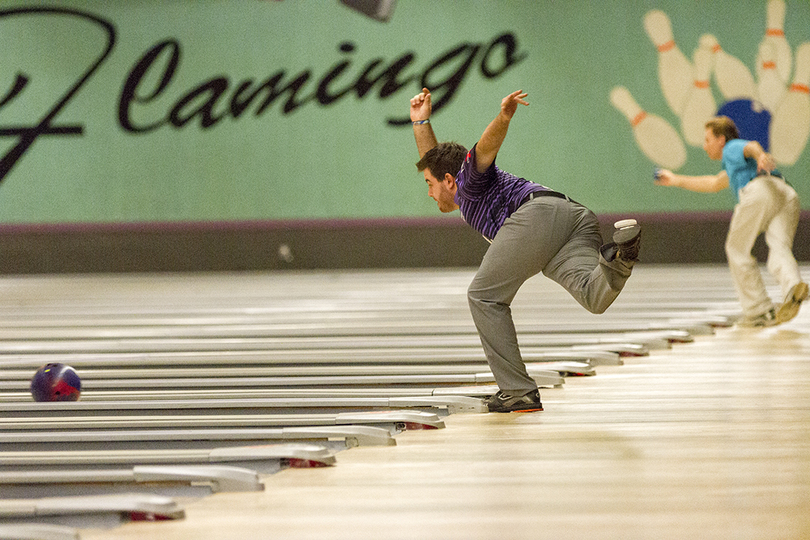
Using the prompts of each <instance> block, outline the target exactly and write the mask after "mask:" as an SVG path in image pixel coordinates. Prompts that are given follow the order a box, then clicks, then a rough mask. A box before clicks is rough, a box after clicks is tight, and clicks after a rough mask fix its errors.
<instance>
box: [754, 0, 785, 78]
mask: <svg viewBox="0 0 810 540" xmlns="http://www.w3.org/2000/svg"><path fill="white" fill-rule="evenodd" d="M766 43H767V44H770V45H771V47H772V50H770V51H768V49H767V48H766V52H768V54H769V55H772V56H770V57H769V61H773V63H774V66H775V68H776V72H777V74H778V75H779V78H780V79H781V80H782V82H783V83H787V82H788V81H789V80H790V68H791V62H792V60H793V59H792V55H791V51H790V44H789V43H788V41H787V38H785V0H769V1H768V5H767V9H766V24H765V36H764V37H763V38H762V41H761V42H760V49H759V51H758V53H757V58H756V66H757V78H758V79H760V80H761V79H762V73H761V71H762V70H764V69H769V68H766V67H763V62H764V60H765V59H764V58H763V56H762V54H763V49H762V45H764V44H766Z"/></svg>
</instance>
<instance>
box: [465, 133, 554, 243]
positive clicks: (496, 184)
mask: <svg viewBox="0 0 810 540" xmlns="http://www.w3.org/2000/svg"><path fill="white" fill-rule="evenodd" d="M456 185H457V186H458V191H456V197H455V202H456V204H457V205H458V206H459V209H460V210H461V217H462V218H463V219H464V221H466V222H467V224H468V225H470V226H471V227H472V228H473V229H475V230H476V231H478V232H480V233H481V234H482V235H484V238H486V239H488V240H492V239H493V238H495V235H496V234H497V233H498V231H499V230H500V228H501V226H502V225H503V222H504V221H506V218H508V217H509V216H511V215H512V212H514V211H515V210H517V209H518V206H520V203H521V201H523V199H525V198H526V197H527V196H528V195H529V193H533V192H535V191H549V188H547V187H545V186H541V185H540V184H535V183H533V182H530V181H528V180H526V179H525V178H519V177H517V176H515V175H514V174H510V173H508V172H506V171H502V170H501V169H499V168H498V167H496V166H495V162H494V161H493V162H492V165H490V166H489V168H488V169H487V170H486V171H485V172H483V173H479V172H478V171H477V170H476V168H475V146H473V147H472V149H471V150H470V151H469V152H467V157H466V158H465V159H464V163H463V164H462V165H461V170H459V171H458V174H457V175H456Z"/></svg>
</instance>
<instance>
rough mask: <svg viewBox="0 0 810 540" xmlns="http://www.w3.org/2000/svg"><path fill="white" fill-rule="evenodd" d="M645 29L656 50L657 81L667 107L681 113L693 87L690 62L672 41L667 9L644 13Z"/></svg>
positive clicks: (673, 39)
mask: <svg viewBox="0 0 810 540" xmlns="http://www.w3.org/2000/svg"><path fill="white" fill-rule="evenodd" d="M644 30H646V31H647V35H648V36H649V37H650V40H651V41H652V42H653V44H654V45H655V48H656V49H657V50H658V84H660V85H661V92H662V93H663V94H664V99H666V100H667V104H668V105H669V108H670V109H672V112H674V113H675V114H677V115H680V114H681V111H682V110H683V106H684V103H685V102H686V97H687V96H688V95H689V92H690V90H691V88H692V63H691V62H689V60H688V59H687V58H686V56H684V54H683V53H682V52H681V50H680V49H679V48H678V45H677V43H675V37H674V36H673V34H672V24H671V23H670V20H669V17H668V16H667V14H666V13H664V12H663V11H660V10H657V9H655V10H652V11H650V12H648V13H647V14H646V15H645V16H644Z"/></svg>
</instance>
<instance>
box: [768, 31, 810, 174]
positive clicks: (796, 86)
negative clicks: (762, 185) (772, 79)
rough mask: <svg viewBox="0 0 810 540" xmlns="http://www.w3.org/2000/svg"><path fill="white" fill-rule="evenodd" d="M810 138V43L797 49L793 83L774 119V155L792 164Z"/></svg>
mask: <svg viewBox="0 0 810 540" xmlns="http://www.w3.org/2000/svg"><path fill="white" fill-rule="evenodd" d="M808 135H810V42H805V43H802V44H801V45H799V47H798V48H797V49H796V71H795V74H794V76H793V84H792V85H791V86H790V90H789V91H788V93H787V94H785V98H784V99H783V100H782V103H780V104H779V108H778V109H777V110H776V113H775V114H774V115H773V118H772V119H771V131H770V142H771V154H772V155H773V157H774V159H776V161H777V162H779V163H783V164H785V165H793V164H794V163H796V160H797V159H799V156H800V155H801V153H802V152H803V151H804V148H805V146H806V145H807V139H808Z"/></svg>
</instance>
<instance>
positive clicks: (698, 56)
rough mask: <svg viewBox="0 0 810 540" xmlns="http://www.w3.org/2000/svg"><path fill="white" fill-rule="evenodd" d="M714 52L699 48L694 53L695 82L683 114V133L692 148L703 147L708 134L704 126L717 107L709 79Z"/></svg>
mask: <svg viewBox="0 0 810 540" xmlns="http://www.w3.org/2000/svg"><path fill="white" fill-rule="evenodd" d="M712 54H713V53H712V50H711V49H710V48H708V47H699V48H698V49H697V50H695V53H694V56H693V58H694V64H695V70H694V73H695V74H694V82H693V85H692V91H691V92H689V95H688V96H687V98H686V103H685V104H684V107H683V113H681V132H682V133H683V138H684V139H686V142H687V143H688V144H690V145H692V146H698V147H701V146H703V138H704V136H705V133H706V128H705V127H704V125H705V124H706V121H707V120H709V119H710V118H711V117H712V116H714V114H715V112H716V111H717V105H716V104H715V102H714V96H713V95H712V89H711V86H710V85H709V77H710V76H711V70H712Z"/></svg>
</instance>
